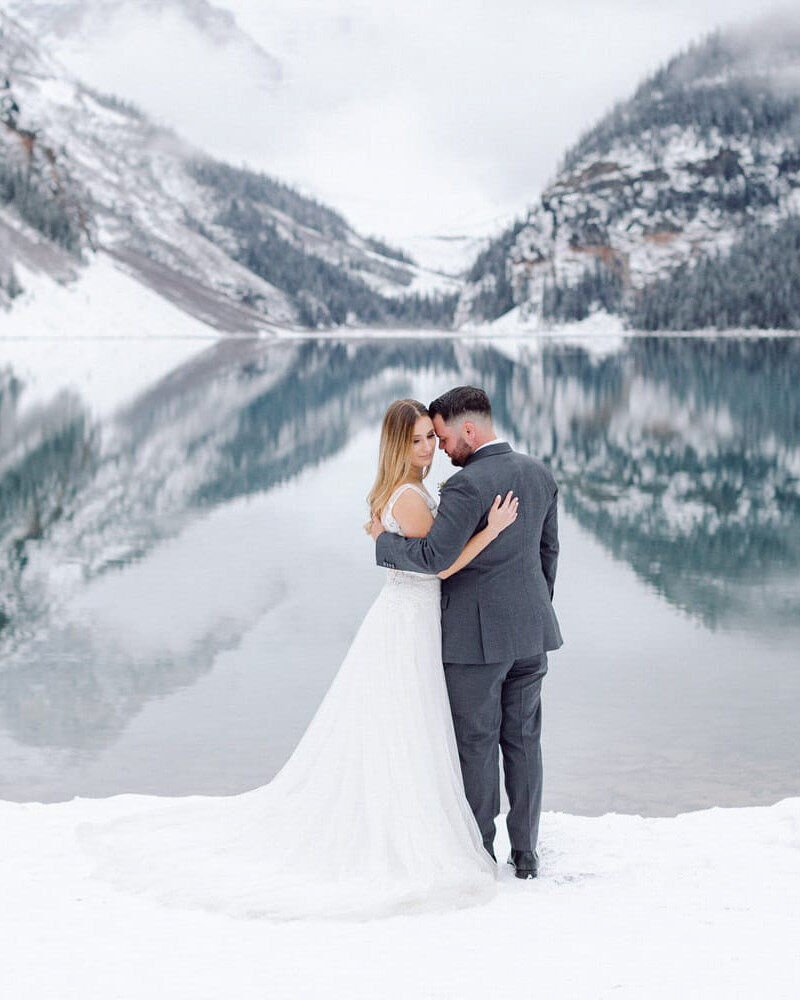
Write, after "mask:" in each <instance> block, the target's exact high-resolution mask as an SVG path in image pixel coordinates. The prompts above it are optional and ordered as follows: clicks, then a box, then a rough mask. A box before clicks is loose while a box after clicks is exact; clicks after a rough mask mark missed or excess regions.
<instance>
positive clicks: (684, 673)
mask: <svg viewBox="0 0 800 1000" xmlns="http://www.w3.org/2000/svg"><path fill="white" fill-rule="evenodd" d="M73 348H74V350H75V351H78V350H80V351H82V352H84V354H83V356H84V357H86V356H88V357H89V358H90V359H91V367H92V374H93V378H95V379H96V380H97V382H98V383H103V382H104V381H105V382H111V381H113V380H114V379H117V380H119V379H120V364H121V361H120V345H119V344H118V343H116V344H114V345H113V346H112V345H109V344H108V343H104V342H102V341H84V342H81V344H75V345H73ZM128 348H129V352H130V357H131V358H134V357H135V356H136V354H137V352H139V351H144V350H153V349H154V347H153V345H149V346H146V345H143V344H141V343H138V342H131V343H130V345H128ZM40 349H41V348H40V347H37V348H34V346H33V345H31V347H30V348H26V346H25V345H17V347H16V348H15V351H14V355H13V361H11V362H9V360H8V358H7V357H6V358H4V357H3V356H2V352H0V460H1V462H2V464H0V540H1V541H2V547H3V551H2V557H1V560H2V561H0V574H2V578H1V579H0V626H2V627H0V798H6V799H12V800H18V801H34V800H37V801H55V800H63V799H69V798H72V797H73V796H76V795H78V796H107V795H112V794H116V793H119V792H141V793H155V794H159V795H187V794H196V793H200V794H232V793H236V792H239V791H243V790H245V789H249V788H253V787H255V786H256V785H260V784H263V783H264V782H265V781H267V780H269V778H270V777H271V776H272V775H274V774H275V772H276V771H277V770H278V768H279V767H280V766H281V765H282V763H283V762H284V761H285V760H286V759H287V757H288V755H289V754H290V753H291V751H292V749H293V747H294V746H295V745H296V743H297V740H298V739H299V738H300V735H301V734H302V732H303V730H304V728H305V726H306V725H307V724H308V721H309V719H310V718H311V716H312V715H313V713H314V711H315V709H316V707H317V705H318V704H319V702H320V700H321V699H322V697H323V696H324V694H325V691H326V690H327V688H328V686H329V684H330V682H331V680H332V678H333V676H334V674H335V671H336V669H337V667H338V665H339V663H340V662H341V659H342V657H343V655H344V653H345V651H346V649H347V647H348V645H349V643H350V641H351V640H352V637H353V635H354V634H355V631H356V629H357V627H358V625H359V622H360V621H361V619H362V618H363V616H364V614H365V612H366V610H367V608H368V607H369V605H370V603H371V601H372V600H373V599H374V597H375V595H376V594H377V592H378V590H379V588H380V587H381V585H382V582H383V573H384V571H383V570H381V569H379V568H378V567H377V566H375V562H374V551H373V546H372V543H371V541H370V540H369V538H368V537H367V536H366V535H365V533H364V531H363V529H362V523H363V521H364V520H365V518H366V506H365V502H364V497H365V495H366V492H367V490H368V488H369V486H370V484H371V481H372V478H373V475H374V468H375V460H376V456H377V445H378V433H379V427H380V420H381V416H382V414H383V411H384V409H385V407H386V406H387V404H388V403H389V402H390V401H391V400H393V399H396V398H398V397H405V396H412V397H415V398H419V399H421V400H422V401H423V402H428V401H429V400H430V399H432V398H433V397H434V396H435V395H437V394H438V393H439V392H441V391H443V390H444V389H446V388H450V387H452V386H453V385H458V384H464V383H470V384H478V385H482V386H483V387H484V388H486V390H487V391H488V392H489V394H490V397H491V398H492V401H493V405H494V409H495V418H496V425H497V430H498V433H499V434H500V436H502V437H505V438H507V439H508V440H509V441H510V442H511V444H512V446H513V447H515V448H518V449H520V450H524V451H527V452H529V453H530V454H533V455H535V456H537V457H540V458H542V459H544V460H545V461H547V462H548V463H550V465H551V467H552V468H553V471H554V473H555V475H556V478H557V480H558V482H559V485H560V496H561V505H560V538H561V557H560V561H559V570H558V577H557V580H556V588H555V606H556V611H557V613H558V616H559V619H560V622H561V627H562V632H563V634H564V639H565V643H564V646H563V647H562V649H561V650H559V651H557V652H555V653H553V654H551V655H550V670H549V673H548V676H547V678H546V680H545V682H544V688H543V702H544V736H543V745H544V755H545V802H544V807H545V809H549V810H563V811H568V812H573V813H584V814H597V813H603V812H607V811H617V812H633V813H642V814H646V815H673V814H675V813H678V812H682V811H686V810H688V809H695V808H702V807H707V806H711V805H725V806H736V805H751V804H769V803H773V802H775V801H777V800H779V799H781V798H783V797H785V796H789V795H798V794H800V737H798V734H797V720H798V717H800V339H797V338H792V337H785V338H769V337H761V338H735V337H723V338H701V337H684V338H681V337H662V338H646V337H632V338H629V339H625V340H619V341H604V340H602V339H598V340H596V341H594V342H593V343H591V344H590V345H587V344H581V343H570V342H564V341H557V340H540V341H530V340H519V339H517V340H508V341H505V340H504V341H491V342H490V341H476V340H458V339H450V338H433V337H431V338H427V339H426V338H419V339H391V338H381V339H379V340H378V339H368V338H364V339H351V340H348V341H337V340H329V339H324V340H323V339H320V340H301V339H298V340H287V341H278V342H276V341H274V340H258V339H236V340H234V339H230V340H224V341H217V342H213V343H209V345H208V346H207V347H205V348H203V349H197V350H196V351H195V352H194V353H193V354H192V355H191V356H189V357H188V358H187V359H186V360H185V361H183V362H182V363H179V364H178V365H177V366H176V367H175V368H173V369H172V370H171V371H170V372H169V373H168V374H167V375H165V376H164V377H161V378H160V379H159V380H158V381H157V382H155V383H154V384H152V385H150V386H149V387H147V388H146V389H145V390H144V391H141V392H139V393H138V394H137V395H136V396H135V397H134V398H133V399H132V400H131V401H130V402H128V403H126V405H125V406H124V408H122V409H120V410H118V411H116V412H114V413H111V412H106V413H102V414H100V413H98V412H96V411H95V410H93V409H92V407H91V406H90V405H89V404H88V403H87V402H86V400H84V399H83V398H82V396H81V392H80V389H79V388H75V389H73V390H71V391H66V392H62V393H60V394H58V395H52V397H51V398H47V397H46V394H45V395H41V394H40V395H41V398H39V399H38V400H37V403H36V406H32V405H30V404H29V403H28V402H27V397H26V390H25V386H24V384H23V383H24V379H23V380H22V382H21V381H20V380H19V379H17V378H16V377H15V374H14V372H15V366H16V369H19V370H22V367H24V365H23V364H22V362H24V361H25V352H26V350H29V351H30V357H29V358H28V361H29V364H28V368H29V369H30V368H31V365H35V355H34V350H40ZM60 349H62V350H63V349H64V345H61V347H60ZM31 359H34V360H33V361H31ZM49 363H50V364H52V358H50V361H49ZM122 364H123V368H124V362H122ZM4 366H5V367H4ZM65 377H66V376H65ZM123 381H124V379H123ZM453 471H454V470H453V469H452V467H451V466H450V464H449V462H448V460H447V458H446V456H444V455H441V454H439V453H437V459H436V463H435V465H434V468H433V470H432V472H431V475H430V477H429V480H428V485H429V488H430V489H431V492H433V493H434V495H435V492H436V488H437V484H438V483H439V482H440V481H441V480H443V479H445V478H447V477H448V476H449V475H451V474H453Z"/></svg>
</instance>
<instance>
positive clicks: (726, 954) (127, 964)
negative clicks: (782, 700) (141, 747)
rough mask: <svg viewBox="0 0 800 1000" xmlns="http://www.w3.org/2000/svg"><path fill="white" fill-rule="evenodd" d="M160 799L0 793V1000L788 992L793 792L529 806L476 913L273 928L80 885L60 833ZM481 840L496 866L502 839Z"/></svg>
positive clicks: (89, 865)
mask: <svg viewBox="0 0 800 1000" xmlns="http://www.w3.org/2000/svg"><path fill="white" fill-rule="evenodd" d="M206 801H208V800H206ZM217 801H218V803H219V809H220V810H224V809H225V807H226V800H225V799H224V798H220V799H218V800H217ZM164 802H165V800H164V799H157V798H155V797H151V796H131V795H121V796H115V797H113V798H109V799H100V800H91V799H74V800H73V801H71V802H67V803H62V804H58V805H40V804H38V803H37V804H24V805H20V804H12V803H0V824H2V829H3V831H4V850H3V852H2V856H0V884H1V885H2V894H3V908H2V912H3V919H2V927H0V933H1V934H2V940H3V944H4V961H3V963H2V965H1V966H0V990H1V991H2V994H3V995H4V996H7V997H13V998H14V1000H33V998H45V997H56V996H58V997H68V996H69V997H76V998H80V1000H95V998H96V1000H108V997H111V996H113V997H114V998H115V1000H129V998H137V1000H138V998H143V997H147V996H169V997H170V1000H181V998H186V1000H189V998H191V1000H203V998H208V1000H212V998H213V1000H220V998H223V997H235V998H236V1000H249V998H259V1000H263V998H264V997H269V998H270V1000H278V998H284V997H286V998H292V1000H301V998H306V997H308V998H312V997H313V998H318V997H336V998H339V997H341V998H347V1000H360V998H363V1000H375V998H381V1000H391V998H395V997H396V998H403V1000H408V998H412V997H413V998H416V997H426V998H454V1000H455V998H458V1000H469V998H471V997H476V998H477V997H480V998H481V1000H483V998H485V997H486V996H504V995H516V996H523V997H534V996H537V997H538V996H541V997H557V998H562V997H606V996H612V995H613V996H614V997H636V998H642V997H647V998H659V997H664V998H666V997H669V998H674V997H675V996H681V997H704V998H706V997H733V996H740V997H751V996H769V997H771V998H779V997H790V996H795V995H796V992H795V984H796V978H797V976H798V974H800V959H799V958H798V952H797V948H796V931H797V925H798V924H797V921H798V917H800V798H795V799H785V800H784V801H782V802H780V803H778V804H777V805H774V806H772V807H769V808H747V809H720V808H715V809H710V810H706V811H703V812H694V813H685V814H683V815H680V816H677V817H675V818H671V819H643V818H641V817H638V816H622V815H614V814H610V815H606V816H603V817H595V818H587V817H577V816H568V815H564V814H558V813H555V814H554V813H547V814H545V815H544V816H543V822H542V837H541V841H542V871H541V876H540V878H539V879H538V880H536V881H532V882H520V881H518V880H516V879H514V878H513V877H512V876H511V871H510V869H509V868H508V867H507V866H506V865H501V868H500V873H499V877H500V886H499V892H498V894H497V895H496V896H495V898H494V899H493V900H492V901H491V902H490V903H488V904H486V905H483V906H477V907H475V908H473V909H469V910H461V911H458V912H452V913H447V912H443V913H438V914H425V915H417V916H399V917H393V918H390V919H385V920H376V921H372V922H366V923H336V922H320V923H310V922H294V923H287V924H279V923H270V922H268V921H262V920H243V919H234V918H232V917H230V916H227V915H225V914H224V912H223V913H214V914H212V913H207V912H200V911H191V910H182V909H178V908H175V907H170V906H162V905H159V904H157V903H155V902H154V901H151V900H149V899H148V898H145V897H139V896H129V895H126V894H124V893H122V892H121V891H118V890H116V889H113V888H112V887H111V886H110V885H108V884H106V883H105V882H103V881H101V880H100V879H98V878H96V876H95V874H94V868H93V862H92V861H91V859H90V858H88V857H87V856H86V855H84V854H83V853H82V852H81V850H80V848H79V847H78V846H77V839H76V831H77V829H78V827H79V826H80V824H81V823H83V822H85V821H87V820H88V821H98V820H106V819H111V818H113V817H117V816H123V815H131V814H136V813H139V812H143V811H146V810H147V809H151V808H153V806H154V805H155V804H162V805H163V804H164ZM189 835H190V834H189ZM498 842H499V846H500V854H499V855H498V856H499V857H501V858H502V856H503V854H502V852H503V850H504V849H505V847H506V846H507V842H506V841H505V837H504V834H503V832H502V830H501V833H500V835H499V837H498ZM268 849H269V847H268V845H265V850H268ZM197 877H198V879H202V877H203V873H202V872H198V873H197ZM221 902H223V903H224V901H221Z"/></svg>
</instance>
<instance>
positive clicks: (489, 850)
mask: <svg viewBox="0 0 800 1000" xmlns="http://www.w3.org/2000/svg"><path fill="white" fill-rule="evenodd" d="M483 849H484V850H485V851H486V853H487V854H488V855H489V857H490V858H491V859H492V861H494V863H495V864H497V858H496V857H495V856H494V846H493V845H492V844H487V843H486V841H485V840H484V842H483Z"/></svg>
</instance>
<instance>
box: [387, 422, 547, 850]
mask: <svg viewBox="0 0 800 1000" xmlns="http://www.w3.org/2000/svg"><path fill="white" fill-rule="evenodd" d="M509 490H513V491H514V495H515V496H517V497H518V498H519V513H518V517H517V520H516V521H515V522H514V523H513V524H512V525H510V527H508V528H506V530H505V531H503V532H502V533H501V534H500V535H499V536H498V537H497V538H496V539H495V540H494V541H493V542H492V543H491V545H489V546H488V547H487V548H485V549H484V550H483V552H481V553H480V555H478V556H477V557H476V558H475V559H474V560H473V561H472V562H471V563H469V565H468V566H466V567H465V568H464V569H462V570H461V571H460V572H458V573H455V574H454V575H453V576H451V577H449V578H448V579H446V580H443V581H442V659H443V661H444V667H445V677H446V680H447V690H448V694H449V696H450V706H451V709H452V712H453V723H454V726H455V731H456V739H457V741H458V751H459V756H460V759H461V770H462V773H463V776H464V787H465V790H466V794H467V799H468V800H469V803H470V805H471V806H472V810H473V812H474V813H475V818H476V819H477V821H478V826H479V827H480V830H481V834H482V836H483V839H484V843H486V844H487V845H491V843H492V842H493V840H494V834H495V825H494V821H495V817H496V816H497V814H498V813H499V811H500V786H499V766H498V765H499V754H498V746H500V747H502V750H503V767H504V772H505V784H506V791H507V792H508V798H509V804H510V810H509V814H508V832H509V837H510V840H511V846H512V848H515V849H516V850H520V851H532V850H534V849H535V847H536V841H537V838H538V832H539V814H540V812H541V804H542V756H541V684H542V678H543V677H544V675H545V674H546V673H547V651H548V650H551V649H558V647H559V646H561V644H562V641H563V640H562V638H561V630H560V629H559V625H558V620H557V619H556V615H555V611H554V610H553V605H552V599H553V586H554V583H555V576H556V562H557V558H558V520H557V502H558V488H557V486H556V482H555V480H554V479H553V476H552V474H551V472H550V470H549V469H548V468H547V466H545V465H544V464H543V463H542V462H539V461H536V460H535V459H533V458H530V457H529V456H527V455H522V454H520V453H519V452H515V451H512V449H511V447H510V445H508V444H506V443H505V442H498V443H496V444H495V443H490V444H487V445H485V446H484V447H483V448H481V449H479V450H478V451H475V452H473V453H472V455H470V457H469V458H468V459H467V462H466V465H465V466H464V468H463V469H462V470H461V471H460V472H458V473H457V474H456V475H454V476H452V477H451V478H450V479H448V480H447V483H446V484H445V486H444V488H443V489H442V495H441V502H440V505H439V512H438V515H437V517H436V520H435V522H434V524H433V527H432V528H431V530H430V532H429V533H428V535H427V536H426V537H425V538H403V537H402V536H401V535H396V534H392V533H389V532H384V533H383V534H381V535H379V536H378V540H377V546H376V553H377V562H378V565H380V566H385V567H388V568H392V569H402V570H411V571H414V572H418V573H419V572H422V573H439V572H441V571H442V570H444V569H447V568H448V567H449V566H452V564H453V563H454V562H455V561H456V558H457V557H458V556H459V554H460V553H461V550H462V549H463V548H464V546H465V545H466V543H467V541H468V540H469V539H470V538H471V537H472V535H474V534H475V532H476V531H480V530H481V529H482V528H484V527H485V526H486V522H487V515H488V513H489V509H490V508H491V506H492V503H493V501H494V498H495V496H497V494H500V495H501V496H503V497H504V496H505V495H506V493H507V492H508V491H509Z"/></svg>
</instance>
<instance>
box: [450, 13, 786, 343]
mask: <svg viewBox="0 0 800 1000" xmlns="http://www.w3.org/2000/svg"><path fill="white" fill-rule="evenodd" d="M799 65H800V21H798V20H796V19H787V18H786V17H781V18H777V17H772V18H767V19H765V20H762V21H760V22H758V23H757V24H756V25H754V26H752V27H751V28H750V29H749V30H747V31H745V30H736V31H726V32H716V33H714V34H713V35H711V36H710V37H708V38H707V39H705V40H704V41H703V42H701V43H698V44H696V45H693V46H692V47H690V48H689V49H688V50H686V51H685V52H683V53H681V54H679V55H677V56H676V57H674V58H673V59H672V60H670V61H669V62H668V63H667V64H666V65H665V66H664V67H662V68H661V69H659V70H658V71H657V72H656V73H655V74H653V75H652V76H651V77H650V78H649V79H647V80H646V81H644V82H643V83H642V84H641V85H640V86H639V88H638V89H637V90H636V92H635V93H634V94H633V96H632V97H631V98H630V99H628V100H626V101H623V102H620V103H619V104H617V105H616V106H615V107H614V108H613V109H612V110H611V111H610V112H609V113H608V114H607V115H605V116H604V117H603V118H602V119H601V120H600V121H598V122H597V124H596V125H595V126H594V127H592V128H591V129H589V130H588V131H587V132H586V133H585V134H584V135H583V136H581V137H580V139H579V140H578V141H577V142H576V143H575V145H574V146H572V147H571V148H570V149H568V150H567V151H566V153H565V155H564V157H563V160H562V163H561V166H560V168H559V170H558V172H557V174H556V177H555V178H554V180H553V181H552V183H551V184H549V185H548V187H547V189H546V190H545V191H544V192H543V194H542V196H541V198H540V200H539V201H538V203H537V204H536V205H535V206H534V207H533V208H532V209H531V210H530V211H529V212H528V214H527V215H526V217H524V218H521V219H519V220H518V221H517V222H516V223H515V224H514V225H513V226H512V227H510V228H509V229H507V230H506V231H505V232H504V233H502V234H501V235H500V236H499V237H498V238H497V239H496V240H494V241H493V242H492V243H491V244H490V245H489V247H487V248H486V249H485V250H484V251H483V253H482V254H481V256H480V257H479V258H478V260H477V261H476V262H475V264H474V265H473V267H472V269H471V271H470V274H469V282H468V285H467V287H466V289H465V291H464V293H463V294H462V297H461V301H460V303H459V308H458V313H457V322H459V323H462V322H465V321H468V320H470V319H495V318H497V317H499V316H501V315H503V314H504V313H506V312H508V311H509V310H511V309H513V308H515V307H519V311H520V314H521V315H522V317H523V318H525V319H526V320H527V321H528V322H531V323H535V322H537V321H538V322H539V323H541V324H543V325H547V324H552V323H554V322H555V323H557V322H560V321H566V320H581V319H583V318H585V317H586V316H588V315H589V314H590V313H591V312H593V311H596V310H600V309H602V310H606V311H608V312H613V313H619V314H621V315H622V316H624V317H625V318H626V319H627V320H628V321H629V322H630V323H631V325H633V326H635V327H639V328H642V327H644V328H646V329H670V328H671V329H691V328H698V327H707V326H719V327H737V326H745V327H749V326H752V327H789V328H791V327H795V328H796V327H800V295H799V294H798V292H797V288H798V282H799V280H800V271H799V270H798V268H800V264H798V255H797V252H796V248H797V246H798V241H799V240H800V223H798V219H797V213H798V211H800V192H799V191H798V189H800V71H798V66H799Z"/></svg>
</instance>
